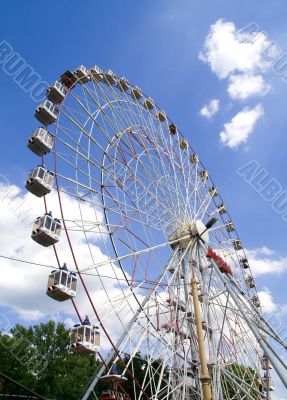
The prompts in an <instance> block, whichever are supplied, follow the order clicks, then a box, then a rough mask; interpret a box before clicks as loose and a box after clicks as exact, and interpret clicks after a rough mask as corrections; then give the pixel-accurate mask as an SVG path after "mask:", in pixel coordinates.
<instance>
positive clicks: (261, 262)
mask: <svg viewBox="0 0 287 400" xmlns="http://www.w3.org/2000/svg"><path fill="white" fill-rule="evenodd" d="M247 254H248V259H249V263H250V267H251V270H252V273H253V275H254V276H261V275H267V274H273V275H281V274H282V273H283V272H285V271H286V270H287V257H278V258H276V257H274V252H273V251H272V250H270V249H268V248H267V247H261V248H259V249H254V250H248V252H247Z"/></svg>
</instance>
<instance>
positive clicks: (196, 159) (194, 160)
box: [189, 153, 199, 165]
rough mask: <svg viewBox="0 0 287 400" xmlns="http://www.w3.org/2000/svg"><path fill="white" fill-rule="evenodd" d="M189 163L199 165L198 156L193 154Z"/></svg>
mask: <svg viewBox="0 0 287 400" xmlns="http://www.w3.org/2000/svg"><path fill="white" fill-rule="evenodd" d="M189 161H190V162H191V163H192V164H194V165H196V164H198V162H199V158H198V155H197V154H195V153H193V154H191V156H190V157H189Z"/></svg>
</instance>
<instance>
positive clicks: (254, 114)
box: [219, 104, 264, 148]
mask: <svg viewBox="0 0 287 400" xmlns="http://www.w3.org/2000/svg"><path fill="white" fill-rule="evenodd" d="M263 114H264V110H263V107H262V105H261V104H258V105H257V106H256V107H254V108H247V107H246V108H244V109H243V110H242V111H240V112H239V113H237V114H236V115H235V116H234V117H233V118H232V119H231V121H230V122H227V123H225V124H224V130H223V131H222V132H220V134H219V135H220V140H221V142H222V143H223V144H225V145H226V146H228V147H230V148H236V147H238V146H239V145H240V144H241V143H245V142H246V141H247V139H248V138H249V136H250V135H251V133H252V132H253V129H254V127H255V124H256V122H257V120H258V119H259V118H260V117H261V116H262V115H263Z"/></svg>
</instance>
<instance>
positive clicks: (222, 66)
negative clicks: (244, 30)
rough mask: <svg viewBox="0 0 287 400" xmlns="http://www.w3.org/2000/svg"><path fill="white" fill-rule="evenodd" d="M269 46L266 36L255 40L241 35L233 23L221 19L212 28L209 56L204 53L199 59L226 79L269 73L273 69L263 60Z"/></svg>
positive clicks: (207, 49)
mask: <svg viewBox="0 0 287 400" xmlns="http://www.w3.org/2000/svg"><path fill="white" fill-rule="evenodd" d="M267 45H268V41H267V39H266V37H265V36H264V35H263V34H262V35H260V37H258V38H257V40H254V39H252V38H251V36H250V35H246V34H245V35H244V34H241V33H240V32H238V31H237V30H236V27H235V25H234V23H233V22H228V21H224V20H222V19H220V20H218V21H217V22H216V23H215V24H214V25H211V28H210V31H209V34H208V36H207V37H206V40H205V45H204V47H205V52H204V53H200V55H199V58H200V59H201V60H202V61H204V62H205V63H207V64H209V65H210V67H211V69H212V71H213V72H214V73H215V74H216V75H217V76H218V77H219V78H220V79H224V78H227V77H229V76H230V75H232V74H234V73H237V72H243V73H255V72H258V71H265V70H266V69H268V68H269V67H270V65H268V64H267V62H265V60H264V59H263V58H262V52H263V50H264V49H265V48H266V46H267Z"/></svg>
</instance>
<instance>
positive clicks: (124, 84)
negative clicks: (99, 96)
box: [117, 77, 129, 92]
mask: <svg viewBox="0 0 287 400" xmlns="http://www.w3.org/2000/svg"><path fill="white" fill-rule="evenodd" d="M117 88H118V89H119V90H120V91H121V92H126V91H127V90H128V89H129V83H128V81H127V79H126V78H124V77H122V78H119V80H118V82H117Z"/></svg>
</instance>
